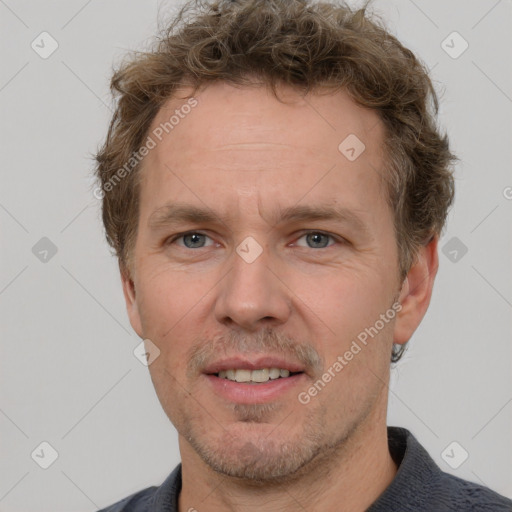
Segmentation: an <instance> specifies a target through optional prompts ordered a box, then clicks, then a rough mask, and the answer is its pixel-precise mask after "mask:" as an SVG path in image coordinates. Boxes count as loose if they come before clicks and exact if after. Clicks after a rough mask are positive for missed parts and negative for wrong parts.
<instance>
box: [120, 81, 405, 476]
mask: <svg viewBox="0 0 512 512" xmlns="http://www.w3.org/2000/svg"><path fill="white" fill-rule="evenodd" d="M280 93H281V97H282V98H283V99H285V100H286V102H287V103H281V102H279V101H278V100H277V99H276V98H275V97H273V96H272V94H271V93H270V92H269V91H268V90H267V89H266V88H263V87H261V88H256V87H255V88H235V87H232V86H230V85H227V84H215V85H210V86H208V87H206V88H204V89H203V90H201V91H200V92H199V93H198V94H196V96H195V97H196V100H197V105H196V106H195V107H194V108H192V109H188V108H187V109H182V110H180V107H181V106H182V105H184V104H186V103H187V100H186V99H180V98H173V99H172V100H170V101H169V102H168V103H167V104H166V106H165V107H164V108H163V109H162V110H161V111H160V112H159V114H158V115H157V117H156V119H155V120H154V122H153V125H152V127H151V129H150V133H151V132H153V133H158V134H160V138H161V139H162V140H161V141H159V140H158V139H155V140H156V141H157V144H156V147H155V148H154V149H152V150H151V151H150V153H149V154H148V156H147V157H146V159H145V161H144V168H143V170H142V175H141V176H142V182H141V196H140V217H139V224H138V233H137V238H136V243H135V248H134V260H133V261H134V264H133V268H132V269H131V273H130V274H128V273H126V274H125V275H124V276H123V286H124V292H125V297H126V301H127V307H128V312H129V316H130V320H131V323H132V326H133V327H134V329H135V330H136V332H137V333H138V334H139V336H140V337H141V338H144V339H149V340H151V343H152V344H154V345H156V346H157V347H158V349H159V350H160V355H159V356H158V357H157V358H156V359H155V360H154V362H153V363H152V364H151V365H150V366H149V369H150V373H151V378H152V380H153V383H154V386H155V389H156V393H157V395H158V397H159V400H160V402H161V404H162V406H163V408H164V410H165V412H166V413H167V415H168V417H169V418H170V420H171V421H172V423H173V424H174V425H175V427H176V428H177V430H178V432H179V435H180V449H181V452H182V458H183V459H184V460H185V458H186V457H189V458H190V459H191V460H192V459H194V458H195V460H197V461H200V463H206V464H207V466H208V467H210V468H212V469H214V470H215V471H218V472H221V473H224V474H227V475H231V476H236V477H242V478H251V479H254V480H259V481H266V480H269V479H275V478H286V477H288V476H290V475H293V474H297V472H300V471H301V469H303V468H308V467H311V466H310V465H311V464H313V462H314V461H315V460H319V457H320V455H319V454H322V453H327V452H328V451H329V450H334V449H337V448H341V447H343V446H344V445H346V444H347V443H349V442H350V439H351V436H352V435H353V433H354V432H357V431H362V430H364V429H365V428H370V427H369V426H371V425H372V424H373V423H374V422H376V421H380V420H382V419H383V417H384V421H385V408H386V397H387V388H386V383H387V382H388V376H389V362H390V353H391V347H392V343H393V341H394V340H395V341H397V336H398V337H399V336H402V337H403V336H404V335H403V332H405V331H407V329H408V327H405V324H406V323H407V320H406V319H402V317H401V314H402V315H403V314H404V313H403V312H402V313H399V312H398V310H397V307H396V305H397V302H396V301H397V299H399V296H398V295H399V293H400V290H401V284H402V283H400V282H399V280H398V253H397V246H396V241H395V238H394V231H393V216H392V212H391V211H390V209H389V207H388V206H387V203H386V196H385V192H384V188H383V184H382V182H381V178H380V173H381V172H383V171H382V164H383V153H382V147H383V127H382V124H381V122H380V120H379V118H378V116H377V114H376V113H375V112H373V111H370V110H366V109H363V108H360V107H358V106H357V105H356V104H355V103H354V102H353V101H352V100H351V99H350V98H349V97H348V96H347V95H346V93H343V92H338V93H335V94H332V93H331V94H329V95H319V94H310V95H308V96H307V97H306V98H305V99H301V97H300V96H299V95H298V94H297V93H295V92H294V91H292V90H289V89H285V88H282V89H281V90H280ZM183 97H184V95H181V98H183ZM176 109H178V110H179V111H180V112H181V113H182V114H183V113H184V112H188V113H187V114H186V115H183V117H181V116H180V120H179V123H176V124H175V125H174V126H173V128H172V131H171V130H169V134H166V133H165V131H164V132H163V135H164V136H162V134H161V133H160V132H161V131H162V130H161V129H160V131H156V132H155V129H158V127H159V126H161V124H162V123H165V122H166V121H169V118H170V116H171V115H172V114H173V113H174V112H175V110H176ZM347 137H350V138H349V139H348V142H345V143H344V144H345V145H343V144H342V146H341V150H340V149H339V146H340V144H341V143H342V142H343V141H344V140H345V139H346V138H347ZM355 137H357V139H356V138H355ZM153 138H155V137H153ZM361 143H362V144H364V150H363V151H362V152H361V149H362V148H363V146H362V144H361ZM351 148H352V149H351ZM359 153H360V154H359ZM354 157H355V158H354ZM399 308H400V307H398V309H399ZM401 322H402V323H401ZM409 331H410V329H409ZM363 333H366V340H365V341H366V342H365V343H363V341H362V340H363V339H364V338H365V336H364V334H363ZM369 333H372V335H370V334H369ZM356 347H358V348H356ZM150 350H151V349H150ZM350 354H352V355H350ZM378 419H379V420H378ZM226 447H229V449H226Z"/></svg>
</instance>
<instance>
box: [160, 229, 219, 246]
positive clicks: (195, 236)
mask: <svg viewBox="0 0 512 512" xmlns="http://www.w3.org/2000/svg"><path fill="white" fill-rule="evenodd" d="M205 239H209V240H211V238H210V237H209V236H208V235H205V234H203V233H199V232H198V231H189V232H188V233H180V234H179V235H176V236H175V237H173V238H171V239H170V240H168V242H167V244H169V245H170V244H173V243H174V242H176V241H177V240H183V244H178V245H179V246H181V247H185V248H187V249H201V248H203V247H207V245H206V244H205ZM209 245H212V244H209Z"/></svg>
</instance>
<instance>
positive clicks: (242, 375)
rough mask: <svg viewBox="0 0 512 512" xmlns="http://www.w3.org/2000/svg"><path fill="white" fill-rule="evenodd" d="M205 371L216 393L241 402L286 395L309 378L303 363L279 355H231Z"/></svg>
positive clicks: (270, 399) (279, 397)
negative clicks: (239, 356) (254, 356)
mask: <svg viewBox="0 0 512 512" xmlns="http://www.w3.org/2000/svg"><path fill="white" fill-rule="evenodd" d="M203 375H204V376H205V377H206V378H207V381H208V382H209V385H210V386H211V389H212V391H213V392H214V393H215V395H216V396H218V397H220V398H222V399H224V400H227V401H228V402H231V403H233V402H234V403H240V404H257V403H268V402H271V401H276V400H278V399H283V398H284V397H285V396H286V394H287V393H290V392H291V390H292V389H293V388H295V387H296V386H298V385H299V384H301V383H302V384H303V383H304V382H305V379H306V378H307V375H306V371H305V368H304V367H303V366H302V365H300V364H298V363H295V362H290V361H285V360H284V359H281V358H275V357H259V358H257V359H254V360H248V359H245V358H243V359H242V358H231V359H227V360H223V361H219V362H217V363H214V364H212V365H210V366H208V367H207V368H205V369H204V371H203Z"/></svg>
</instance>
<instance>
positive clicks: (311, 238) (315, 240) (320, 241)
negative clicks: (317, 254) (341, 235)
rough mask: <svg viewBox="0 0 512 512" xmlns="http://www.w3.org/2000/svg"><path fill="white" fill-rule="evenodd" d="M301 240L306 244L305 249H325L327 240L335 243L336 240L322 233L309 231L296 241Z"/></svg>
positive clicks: (327, 244)
mask: <svg viewBox="0 0 512 512" xmlns="http://www.w3.org/2000/svg"><path fill="white" fill-rule="evenodd" d="M302 238H305V239H306V243H307V244H308V245H307V247H310V248H312V249H325V248H326V247H328V246H329V243H328V242H329V238H330V239H331V240H334V241H335V242H336V239H335V238H334V236H333V235H330V234H328V233H324V232H322V231H309V232H307V233H305V234H303V235H302V236H301V237H300V238H299V239H298V240H301V239H302ZM297 245H299V246H300V247H305V246H304V245H301V244H297ZM330 245H332V244H330Z"/></svg>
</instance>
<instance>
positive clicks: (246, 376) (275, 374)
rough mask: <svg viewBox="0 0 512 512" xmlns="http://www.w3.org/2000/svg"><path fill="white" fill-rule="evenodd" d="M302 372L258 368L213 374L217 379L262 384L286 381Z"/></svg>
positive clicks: (232, 369) (235, 369) (231, 369)
mask: <svg viewBox="0 0 512 512" xmlns="http://www.w3.org/2000/svg"><path fill="white" fill-rule="evenodd" d="M300 373H303V372H290V370H287V369H286V368H259V369H257V370H247V369H237V368H230V369H229V370H222V371H220V372H218V373H216V374H214V375H215V376H216V377H218V378H219V379H227V380H230V381H232V382H239V383H247V384H263V383H265V382H269V381H271V380H277V379H287V378H289V377H293V376H294V375H299V374H300Z"/></svg>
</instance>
